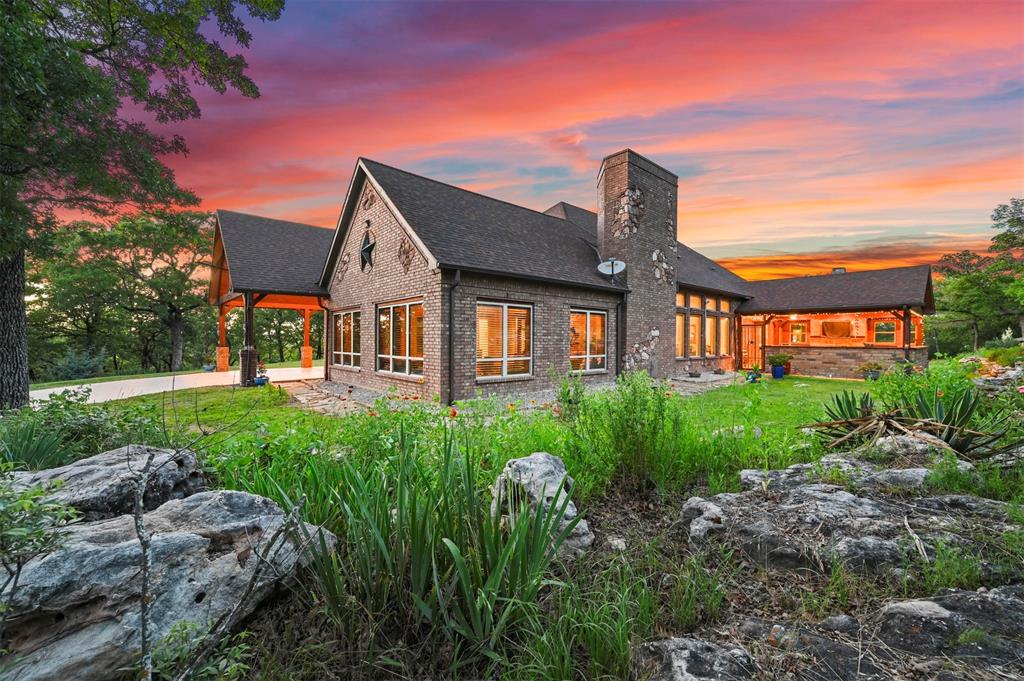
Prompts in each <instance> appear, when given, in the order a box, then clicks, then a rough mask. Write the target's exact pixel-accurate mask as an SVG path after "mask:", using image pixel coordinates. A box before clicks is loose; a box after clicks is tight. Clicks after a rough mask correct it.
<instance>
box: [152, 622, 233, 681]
mask: <svg viewBox="0 0 1024 681" xmlns="http://www.w3.org/2000/svg"><path fill="white" fill-rule="evenodd" d="M201 633H202V632H201V631H200V628H199V626H198V625H196V624H194V623H192V622H178V623H177V624H175V625H174V626H173V627H171V630H170V631H169V632H167V636H165V637H164V638H162V639H161V640H160V641H158V642H157V644H156V646H154V647H153V679H154V680H155V681H171V679H175V678H177V676H178V675H179V674H180V673H181V672H183V671H184V670H185V669H186V668H187V667H188V665H189V664H191V663H192V660H193V659H194V657H195V655H196V654H197V653H198V652H199V648H200V646H201V645H202V642H203V637H202V636H201V635H200V634H201ZM247 639H248V635H247V633H246V632H241V633H239V634H235V635H234V636H230V637H227V638H225V639H224V640H222V641H221V642H220V644H219V645H218V646H217V649H216V651H214V653H213V654H212V655H211V656H210V659H209V660H207V661H206V662H205V663H204V664H202V665H200V666H199V667H198V668H197V669H196V670H195V672H194V673H193V674H192V675H191V676H190V677H189V678H190V679H193V680H194V681H235V680H236V679H241V678H243V677H244V675H245V673H246V672H247V671H249V669H250V667H249V665H247V664H246V663H245V659H246V658H247V657H248V656H249V655H250V653H251V648H250V646H249V643H248V642H247Z"/></svg>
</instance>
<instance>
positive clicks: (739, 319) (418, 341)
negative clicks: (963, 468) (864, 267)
mask: <svg viewBox="0 0 1024 681" xmlns="http://www.w3.org/2000/svg"><path fill="white" fill-rule="evenodd" d="M677 183H678V179H677V177H676V175H674V174H673V173H672V172H670V171H669V170H666V169H665V168H662V167H661V166H659V165H657V164H655V163H654V162H652V161H650V160H648V159H647V158H644V157H643V156H641V155H639V154H637V153H636V152H634V151H632V150H628V149H627V150H624V151H621V152H618V153H616V154H612V155H611V156H608V157H607V158H605V159H604V160H603V161H602V163H601V167H600V170H599V172H598V175H597V213H593V212H591V211H589V210H586V209H584V208H580V207H578V206H574V205H571V204H568V203H558V204H555V205H554V206H552V207H551V208H549V209H548V210H546V211H544V212H539V211H535V210H531V209H528V208H524V207H522V206H517V205H515V204H512V203H508V202H506V201H500V200H498V199H493V198H490V197H487V196H483V195H481V194H477V193H474V192H470V191H467V190H464V189H460V188H458V187H454V186H451V185H448V184H444V183H442V182H438V181H436V180H432V179H429V178H426V177H422V176H419V175H415V174H413V173H409V172H406V171H403V170H399V169H397V168H394V167H391V166H387V165H384V164H382V163H378V162H376V161H371V160H369V159H359V160H358V161H357V163H356V168H355V172H354V173H353V177H352V181H351V183H350V185H349V188H348V193H347V195H346V197H345V201H344V204H343V205H344V207H343V210H342V213H341V216H340V218H339V220H338V224H337V227H336V228H335V229H334V230H333V232H332V231H329V230H323V229H318V228H313V227H309V226H306V225H300V224H297V223H290V222H285V221H281V220H272V219H269V218H261V217H257V216H251V215H245V214H241V213H234V212H229V211H218V212H217V230H216V245H215V253H214V261H215V264H214V267H213V270H212V272H213V274H212V276H211V285H210V294H209V296H210V302H211V303H212V304H215V305H217V306H218V307H219V308H220V312H221V328H222V329H223V317H224V315H225V314H226V313H227V311H228V310H229V309H231V308H232V307H235V306H240V307H244V308H245V310H246V322H247V323H246V330H247V334H246V341H245V347H243V348H241V349H240V356H241V368H242V376H243V382H248V379H249V377H251V376H252V375H253V372H254V367H255V359H256V352H257V351H256V349H255V348H254V347H253V342H252V319H251V318H252V309H253V308H254V307H259V306H266V307H290V308H292V309H300V310H303V311H304V312H305V314H306V319H307V331H308V317H309V314H310V313H311V312H313V311H317V310H320V309H323V310H325V311H326V312H327V315H326V317H327V333H326V348H327V352H326V358H327V361H326V362H325V365H326V366H325V369H324V371H325V378H327V379H328V380H330V381H335V382H338V383H342V384H350V385H359V386H362V387H367V388H371V389H377V390H383V389H388V388H392V387H398V388H400V389H402V390H403V391H406V392H414V393H419V394H421V395H423V396H424V397H430V396H434V395H437V396H440V398H441V399H442V400H443V401H445V402H448V401H453V400H456V399H465V398H470V397H473V396H475V395H478V394H495V395H521V394H526V393H530V392H535V391H540V390H544V389H548V388H551V387H553V385H554V382H555V380H557V376H558V375H561V374H565V373H566V372H568V371H573V372H576V373H578V374H579V375H580V376H581V378H582V380H583V381H585V382H607V381H610V380H612V379H613V378H614V376H615V375H616V374H618V373H620V372H623V371H631V370H637V369H644V370H647V371H648V372H650V373H651V374H652V375H654V376H657V377H666V378H669V377H674V376H679V375H683V374H685V373H687V372H694V371H700V372H707V371H712V370H714V369H718V368H722V369H738V368H749V367H752V366H754V365H760V366H764V365H765V358H766V356H767V355H768V354H770V353H773V352H777V351H781V350H785V351H786V352H788V353H790V354H792V355H793V360H792V362H791V368H792V371H793V372H794V373H804V374H813V375H824V376H844V377H846V376H856V375H859V374H858V370H857V367H858V366H859V365H860V364H862V363H864V362H867V361H878V362H880V363H883V364H891V363H893V362H896V361H898V360H909V361H911V362H914V363H917V364H925V363H926V362H927V353H926V349H925V346H924V342H923V332H922V315H925V314H928V313H930V312H932V311H933V301H932V288H931V271H930V268H929V267H928V266H920V267H903V268H893V269H886V270H875V271H866V272H851V273H845V272H838V271H837V272H834V273H833V274H830V275H824V276H815V277H799V278H790V279H778V280H771V281H757V282H751V281H746V280H744V279H743V278H741V277H739V276H738V275H736V274H734V273H732V272H730V271H729V270H727V269H725V268H723V267H721V266H719V265H717V264H716V263H714V262H713V261H711V260H709V259H708V258H705V257H704V256H702V255H700V254H699V253H697V252H696V251H694V250H692V249H690V248H688V247H687V246H685V245H684V244H681V243H679V241H678V240H677V238H676V215H677V200H678V197H677V194H678V192H677ZM610 260H614V261H617V262H618V263H619V266H621V265H622V264H624V265H625V269H624V271H622V272H621V273H618V274H616V275H614V276H609V275H606V274H603V273H602V272H600V271H599V269H598V265H599V264H600V263H602V262H608V261H610ZM606 269H607V268H606ZM221 338H222V341H221V346H222V348H221V349H220V350H219V351H218V352H219V354H218V358H219V360H222V361H219V362H218V364H219V365H220V366H219V367H218V368H220V369H222V370H223V369H226V368H227V359H228V352H229V351H228V349H227V348H226V347H223V346H226V342H225V341H224V335H223V332H222V335H221ZM306 345H307V347H306V348H304V351H303V359H304V363H307V364H308V360H311V357H312V349H311V348H309V347H308V345H309V342H308V334H307V342H306Z"/></svg>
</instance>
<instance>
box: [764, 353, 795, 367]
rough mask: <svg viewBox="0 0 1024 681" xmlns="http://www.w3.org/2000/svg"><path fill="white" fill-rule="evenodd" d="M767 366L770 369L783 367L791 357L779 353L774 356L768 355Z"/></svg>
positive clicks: (787, 354)
mask: <svg viewBox="0 0 1024 681" xmlns="http://www.w3.org/2000/svg"><path fill="white" fill-rule="evenodd" d="M767 359H768V366H771V367H784V366H786V363H787V362H789V360H791V359H793V355H791V354H789V353H788V352H780V353H778V354H775V355H768V358H767Z"/></svg>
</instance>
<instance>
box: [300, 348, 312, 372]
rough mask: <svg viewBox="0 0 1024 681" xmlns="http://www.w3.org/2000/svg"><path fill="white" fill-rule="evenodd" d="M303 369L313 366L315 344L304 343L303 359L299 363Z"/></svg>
mask: <svg viewBox="0 0 1024 681" xmlns="http://www.w3.org/2000/svg"><path fill="white" fill-rule="evenodd" d="M299 366H301V367H302V368H303V369H309V368H310V367H312V366H313V346H312V345H303V346H302V361H301V362H300V363H299Z"/></svg>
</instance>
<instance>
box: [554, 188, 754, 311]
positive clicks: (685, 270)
mask: <svg viewBox="0 0 1024 681" xmlns="http://www.w3.org/2000/svg"><path fill="white" fill-rule="evenodd" d="M544 212H545V213H547V214H548V215H555V216H557V217H560V218H564V219H566V220H568V221H569V222H572V223H573V224H575V225H577V226H578V227H580V228H581V229H582V230H583V231H584V233H585V234H586V235H587V236H586V238H587V239H588V241H589V242H590V243H592V244H595V248H596V244H597V213H594V212H592V211H589V210H587V209H585V208H580V207H579V206H574V205H572V204H571V203H565V202H564V201H562V202H560V203H556V204H555V205H553V206H551V208H548V209H547V210H546V211H544ZM676 282H677V283H679V285H680V286H686V287H689V288H699V289H702V290H706V291H715V292H718V293H732V294H734V295H737V296H739V297H746V296H748V295H749V293H747V282H746V281H745V280H744V279H742V278H741V277H740V276H739V275H736V274H733V273H732V272H730V271H729V270H727V269H725V268H724V267H722V266H721V265H719V264H718V263H716V262H715V261H714V260H711V259H710V258H706V257H704V256H703V255H701V254H700V253H698V252H697V251H695V250H693V249H692V248H690V247H689V246H684V245H683V244H682V243H680V242H676Z"/></svg>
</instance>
